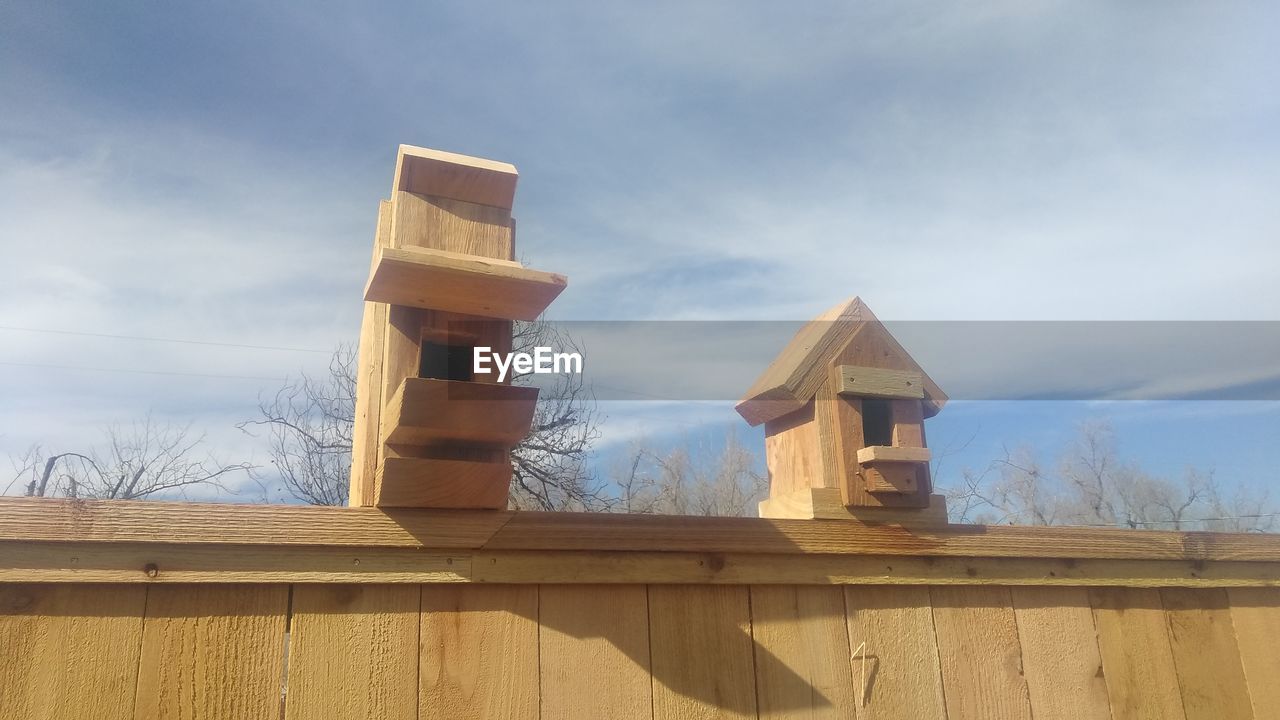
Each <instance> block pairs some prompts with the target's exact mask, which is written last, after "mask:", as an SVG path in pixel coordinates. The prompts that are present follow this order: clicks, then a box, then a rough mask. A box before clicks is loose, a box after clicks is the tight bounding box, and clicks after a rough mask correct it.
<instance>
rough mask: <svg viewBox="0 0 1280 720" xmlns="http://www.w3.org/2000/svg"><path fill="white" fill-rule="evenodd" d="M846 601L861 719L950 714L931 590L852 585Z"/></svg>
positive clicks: (913, 718)
mask: <svg viewBox="0 0 1280 720" xmlns="http://www.w3.org/2000/svg"><path fill="white" fill-rule="evenodd" d="M844 600H845V608H846V610H847V612H848V621H849V622H848V627H849V648H850V652H851V653H852V655H853V656H854V657H853V680H854V682H853V685H854V691H855V698H856V701H857V702H858V703H859V705H860V707H859V708H858V718H859V719H860V720H917V719H919V718H943V717H946V710H945V704H944V699H943V696H942V668H941V667H940V665H939V664H938V642H937V636H936V635H935V633H934V630H933V608H932V607H931V604H930V600H929V588H927V587H915V586H909V585H899V586H895V587H889V586H883V587H874V586H862V587H849V588H845V589H844ZM864 643H865V645H864ZM859 646H862V647H863V650H862V652H861V653H859V651H858V647H859ZM864 675H865V678H866V684H865V685H863V677H864ZM864 693H865V700H866V702H865V704H863V699H864Z"/></svg>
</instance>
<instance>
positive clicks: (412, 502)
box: [373, 458, 511, 510]
mask: <svg viewBox="0 0 1280 720" xmlns="http://www.w3.org/2000/svg"><path fill="white" fill-rule="evenodd" d="M510 486H511V464H510V463H508V462H484V461H476V460H438V459H433V458H385V459H384V460H383V464H382V466H381V467H379V468H378V477H377V485H376V487H375V488H374V502H373V504H374V505H376V506H378V507H430V508H469V509H479V510H505V509H506V507H507V493H508V492H509V490H510Z"/></svg>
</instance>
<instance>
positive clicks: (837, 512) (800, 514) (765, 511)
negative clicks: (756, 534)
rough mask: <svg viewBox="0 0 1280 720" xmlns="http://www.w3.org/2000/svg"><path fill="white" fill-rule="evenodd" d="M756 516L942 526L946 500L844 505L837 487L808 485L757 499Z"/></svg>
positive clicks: (932, 496)
mask: <svg viewBox="0 0 1280 720" xmlns="http://www.w3.org/2000/svg"><path fill="white" fill-rule="evenodd" d="M759 515H760V517H762V518H773V519H800V518H804V519H810V520H812V519H818V520H852V521H854V522H860V523H864V524H867V525H903V526H908V527H920V526H932V527H945V526H946V525H948V524H949V523H948V522H947V500H946V498H944V497H943V496H941V495H930V496H929V505H928V506H927V507H918V508H917V507H901V508H897V507H857V506H854V507H846V506H845V504H844V501H843V499H842V498H841V497H840V490H839V489H838V488H808V489H804V490H796V491H794V492H790V493H787V494H784V495H777V496H774V497H770V498H768V499H766V500H761V501H760V506H759Z"/></svg>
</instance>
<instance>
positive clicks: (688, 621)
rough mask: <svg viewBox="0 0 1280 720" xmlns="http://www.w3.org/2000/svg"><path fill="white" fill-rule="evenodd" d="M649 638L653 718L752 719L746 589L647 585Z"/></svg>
mask: <svg viewBox="0 0 1280 720" xmlns="http://www.w3.org/2000/svg"><path fill="white" fill-rule="evenodd" d="M649 642H650V653H651V655H652V662H653V717H654V720H667V719H668V718H678V719H679V720H710V719H712V718H755V717H756V712H757V711H756V696H755V668H754V657H753V653H752V644H753V643H752V639H751V620H750V607H749V599H748V594H747V588H745V587H729V586H723V585H717V586H707V585H704V586H698V585H652V586H650V587H649Z"/></svg>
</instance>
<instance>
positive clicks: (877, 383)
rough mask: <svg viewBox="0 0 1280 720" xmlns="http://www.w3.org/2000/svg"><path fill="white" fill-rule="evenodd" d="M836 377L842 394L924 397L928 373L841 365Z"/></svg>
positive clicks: (836, 370) (838, 366)
mask: <svg viewBox="0 0 1280 720" xmlns="http://www.w3.org/2000/svg"><path fill="white" fill-rule="evenodd" d="M834 379H835V380H836V388H837V390H836V392H838V393H840V394H841V395H857V396H859V397H878V398H902V399H914V400H923V399H924V375H923V374H922V373H919V372H916V371H914V370H890V369H888V368H879V367H860V366H858V365H837V366H835V368H834Z"/></svg>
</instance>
